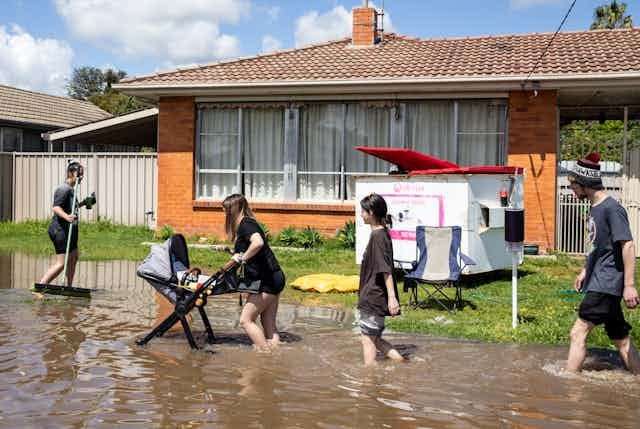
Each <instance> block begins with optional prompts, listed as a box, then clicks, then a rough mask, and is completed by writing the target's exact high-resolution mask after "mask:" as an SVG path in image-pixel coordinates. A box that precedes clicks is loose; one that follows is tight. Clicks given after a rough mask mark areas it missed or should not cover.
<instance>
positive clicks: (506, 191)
mask: <svg viewBox="0 0 640 429" xmlns="http://www.w3.org/2000/svg"><path fill="white" fill-rule="evenodd" d="M357 149H358V150H360V151H362V152H364V153H367V154H369V155H372V156H376V157H378V158H381V159H383V160H385V161H388V162H390V163H392V164H394V165H396V166H397V167H398V170H397V171H394V172H391V173H389V174H388V175H362V176H358V177H357V178H356V201H360V200H361V199H362V198H364V197H365V196H366V195H368V194H370V193H373V192H375V193H378V194H380V195H382V196H383V197H384V199H385V200H386V202H387V205H388V212H389V214H391V217H392V219H393V227H392V229H391V231H390V233H391V239H392V242H393V252H394V258H395V259H397V260H404V261H412V260H416V241H415V239H416V226H418V225H425V226H456V225H458V226H460V227H461V228H462V242H461V251H462V253H464V254H465V255H468V256H470V257H471V258H472V259H473V260H475V262H476V265H473V266H468V267H466V268H465V269H464V271H463V273H465V274H475V273H483V272H489V271H494V270H500V269H505V268H510V267H511V266H512V265H511V263H512V256H511V254H510V253H509V252H508V251H507V248H506V246H505V231H504V228H505V209H506V208H523V207H524V187H523V181H524V169H522V168H519V167H508V166H482V167H460V166H457V165H455V164H452V163H450V162H447V161H444V160H441V159H437V158H433V157H430V156H428V155H425V154H422V153H420V152H416V151H413V150H410V149H393V148H366V147H358V148H357ZM369 234H370V227H369V226H368V225H365V224H364V223H363V221H362V218H361V216H360V206H359V204H356V262H357V263H358V264H359V263H360V262H361V261H362V255H363V253H364V250H365V247H366V245H367V242H368V239H369ZM405 268H410V267H409V266H405Z"/></svg>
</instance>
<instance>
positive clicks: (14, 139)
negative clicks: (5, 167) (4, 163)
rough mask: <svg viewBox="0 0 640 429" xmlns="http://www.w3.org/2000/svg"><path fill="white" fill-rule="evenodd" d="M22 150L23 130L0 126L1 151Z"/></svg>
mask: <svg viewBox="0 0 640 429" xmlns="http://www.w3.org/2000/svg"><path fill="white" fill-rule="evenodd" d="M19 151H22V130H21V129H20V128H9V127H2V128H0V152H19Z"/></svg>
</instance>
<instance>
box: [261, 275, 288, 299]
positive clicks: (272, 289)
mask: <svg viewBox="0 0 640 429" xmlns="http://www.w3.org/2000/svg"><path fill="white" fill-rule="evenodd" d="M284 284H285V279H284V273H283V272H282V271H281V270H278V271H276V272H274V273H273V277H272V278H270V279H268V280H265V279H262V281H261V283H260V292H265V293H268V294H271V295H278V294H279V293H280V292H282V289H284Z"/></svg>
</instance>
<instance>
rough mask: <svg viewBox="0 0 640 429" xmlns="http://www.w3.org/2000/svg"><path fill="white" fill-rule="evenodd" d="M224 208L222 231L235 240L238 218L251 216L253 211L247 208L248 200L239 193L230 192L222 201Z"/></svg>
mask: <svg viewBox="0 0 640 429" xmlns="http://www.w3.org/2000/svg"><path fill="white" fill-rule="evenodd" d="M222 208H223V209H224V216H225V218H224V232H225V233H226V234H227V238H228V239H229V240H231V241H236V238H237V233H238V222H237V221H238V218H239V217H241V216H247V217H250V218H253V217H254V216H253V212H252V211H251V209H250V208H249V202H248V201H247V199H246V198H245V197H244V195H241V194H231V195H229V196H228V197H227V198H225V199H224V201H222Z"/></svg>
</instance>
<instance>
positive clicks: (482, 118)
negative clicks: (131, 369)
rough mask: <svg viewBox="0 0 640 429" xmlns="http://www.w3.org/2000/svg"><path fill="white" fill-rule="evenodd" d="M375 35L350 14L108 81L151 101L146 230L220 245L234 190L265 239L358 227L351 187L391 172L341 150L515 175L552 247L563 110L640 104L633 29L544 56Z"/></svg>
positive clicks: (499, 44) (533, 37)
mask: <svg viewBox="0 0 640 429" xmlns="http://www.w3.org/2000/svg"><path fill="white" fill-rule="evenodd" d="M376 23H377V15H376V11H375V9H372V8H357V9H354V11H353V34H352V37H349V38H344V39H341V40H335V41H331V42H326V43H322V44H317V45H312V46H308V47H303V48H298V49H290V50H285V51H279V52H274V53H270V54H263V55H258V56H254V57H249V58H240V59H237V60H233V61H226V62H219V63H214V64H210V65H204V66H198V67H192V68H184V69H178V70H175V71H171V72H166V73H155V74H152V75H147V76H138V77H133V78H129V79H125V80H123V81H122V83H120V84H119V85H117V86H116V87H117V88H118V89H119V90H121V91H122V92H124V93H126V94H129V95H136V96H141V97H144V98H147V99H151V100H155V101H156V102H157V103H158V107H159V121H158V135H159V138H158V152H159V153H158V167H159V174H158V181H159V183H158V186H159V190H160V192H159V197H158V224H159V225H163V224H171V225H173V226H174V227H175V228H176V229H177V230H180V231H183V232H186V233H208V234H215V235H217V236H222V233H223V232H222V231H223V213H222V211H221V207H220V200H221V199H222V198H224V196H225V195H227V194H229V193H232V192H242V193H244V194H245V195H246V196H247V197H248V198H249V199H250V200H251V204H252V207H253V208H255V211H256V212H257V215H258V217H259V218H260V220H262V221H263V222H265V223H266V224H267V225H268V226H269V227H270V228H271V230H272V231H277V230H279V229H281V228H283V227H285V226H289V225H294V226H306V225H311V226H314V227H316V228H319V229H320V230H322V231H324V232H325V233H327V234H331V233H333V232H334V231H335V230H336V228H339V227H341V226H342V225H343V223H344V222H345V220H347V219H349V218H353V216H354V213H355V206H354V203H355V201H354V198H353V193H354V186H353V185H354V179H353V177H354V175H357V174H358V173H380V174H384V173H386V172H387V171H388V169H389V165H388V164H385V163H384V162H381V161H379V160H376V159H374V158H372V157H367V156H365V155H363V154H360V153H356V151H355V150H353V147H354V146H358V145H360V146H372V147H406V148H412V149H416V150H419V151H421V152H424V153H427V154H429V155H432V156H436V157H439V158H443V159H447V160H449V161H452V162H455V163H458V164H460V165H467V166H471V165H505V164H509V165H514V166H521V167H525V168H526V169H527V177H526V181H525V188H526V189H525V192H526V201H525V208H526V217H527V218H526V228H527V230H526V239H527V242H530V243H537V244H539V245H540V246H541V248H542V249H552V248H554V237H555V234H554V229H555V211H556V207H555V205H556V198H555V195H556V165H557V152H558V128H559V123H560V121H561V120H563V119H562V118H561V114H562V113H561V112H562V108H563V106H573V107H574V109H573V110H571V109H569V110H568V111H569V112H574V113H569V115H571V114H575V115H577V116H579V115H581V114H582V113H583V112H584V111H585V110H584V109H582V108H580V106H582V107H585V108H586V107H588V106H593V107H594V108H595V107H597V106H599V105H605V104H606V105H611V104H616V103H628V104H634V105H640V103H639V102H638V101H639V100H640V92H639V91H638V89H637V88H639V87H640V86H639V84H640V29H630V30H604V31H584V32H567V33H559V34H558V35H557V37H556V38H555V39H554V40H553V43H551V44H550V45H549V43H550V41H551V40H552V38H553V34H551V33H544V34H524V35H507V36H487V37H468V38H452V39H429V40H425V39H417V38H411V37H405V36H400V35H396V34H392V33H382V32H379V31H377V24H376ZM547 46H548V51H547V52H546V54H545V55H544V57H543V58H542V59H540V58H541V55H542V53H543V52H544V51H545V49H546V48H547ZM539 60H540V61H539ZM576 106H578V108H575V107H576ZM564 119H568V117H567V118H564Z"/></svg>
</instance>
